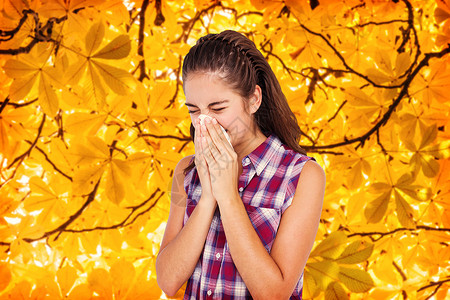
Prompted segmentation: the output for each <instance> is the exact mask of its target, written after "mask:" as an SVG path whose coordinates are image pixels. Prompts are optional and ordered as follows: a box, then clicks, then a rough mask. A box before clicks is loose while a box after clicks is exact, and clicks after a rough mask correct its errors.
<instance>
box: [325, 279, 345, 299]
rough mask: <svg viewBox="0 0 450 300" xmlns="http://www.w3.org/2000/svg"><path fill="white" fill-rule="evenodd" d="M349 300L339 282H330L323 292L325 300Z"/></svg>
mask: <svg viewBox="0 0 450 300" xmlns="http://www.w3.org/2000/svg"><path fill="white" fill-rule="evenodd" d="M347 299H349V297H348V294H347V292H346V291H345V290H344V288H343V287H342V285H341V284H340V283H339V282H332V283H330V284H329V285H328V287H327V290H326V291H325V300H347Z"/></svg>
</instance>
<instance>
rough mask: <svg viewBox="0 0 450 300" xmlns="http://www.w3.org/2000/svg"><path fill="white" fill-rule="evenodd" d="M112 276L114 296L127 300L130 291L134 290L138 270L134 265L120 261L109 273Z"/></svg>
mask: <svg viewBox="0 0 450 300" xmlns="http://www.w3.org/2000/svg"><path fill="white" fill-rule="evenodd" d="M109 272H110V274H111V279H112V284H113V288H114V295H115V296H116V297H117V299H126V298H125V296H126V295H127V293H128V291H129V289H131V288H132V283H133V281H134V277H135V276H136V270H135V269H134V266H133V264H132V263H130V262H127V261H125V260H123V259H122V260H118V261H116V262H115V263H114V264H113V265H112V266H111V270H110V271H109Z"/></svg>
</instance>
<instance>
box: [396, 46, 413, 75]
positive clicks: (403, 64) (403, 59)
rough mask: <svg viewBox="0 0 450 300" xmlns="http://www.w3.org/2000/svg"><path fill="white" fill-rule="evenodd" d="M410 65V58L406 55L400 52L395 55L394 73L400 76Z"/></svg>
mask: <svg viewBox="0 0 450 300" xmlns="http://www.w3.org/2000/svg"><path fill="white" fill-rule="evenodd" d="M410 65H411V58H410V56H409V54H408V53H406V52H402V53H399V54H398V55H397V59H396V61H395V73H396V74H397V75H398V76H400V75H402V74H403V73H405V72H406V70H408V69H409V67H410Z"/></svg>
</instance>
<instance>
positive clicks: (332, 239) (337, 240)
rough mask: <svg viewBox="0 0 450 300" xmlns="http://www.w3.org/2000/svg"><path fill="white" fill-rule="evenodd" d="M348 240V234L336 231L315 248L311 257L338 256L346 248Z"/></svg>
mask: <svg viewBox="0 0 450 300" xmlns="http://www.w3.org/2000/svg"><path fill="white" fill-rule="evenodd" d="M346 242H347V236H346V235H345V233H344V232H342V231H334V232H332V233H331V234H330V235H329V236H328V237H327V238H326V239H324V240H323V241H321V242H320V244H318V245H317V247H315V248H314V250H313V251H312V252H311V254H310V257H314V256H322V257H326V258H331V259H333V258H336V257H338V256H339V255H340V254H341V253H342V251H343V250H344V247H345V244H346Z"/></svg>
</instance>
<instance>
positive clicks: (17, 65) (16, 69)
mask: <svg viewBox="0 0 450 300" xmlns="http://www.w3.org/2000/svg"><path fill="white" fill-rule="evenodd" d="M3 70H4V71H5V73H6V75H7V76H8V77H11V78H21V77H24V76H27V75H29V74H30V73H32V72H36V71H37V70H36V67H35V66H32V65H29V64H27V63H25V62H23V61H21V60H17V59H8V60H7V61H6V63H5V65H4V66H3Z"/></svg>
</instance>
